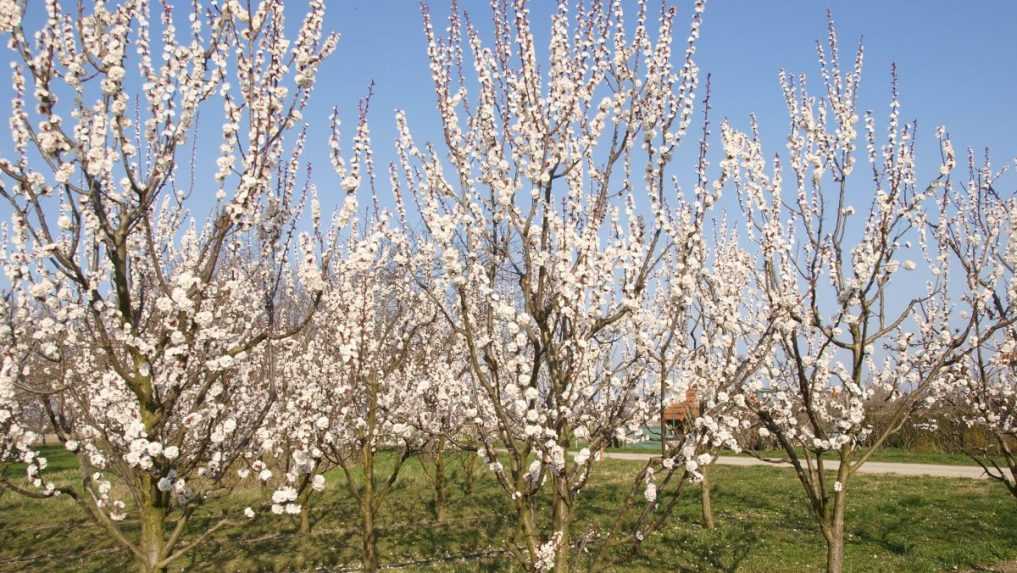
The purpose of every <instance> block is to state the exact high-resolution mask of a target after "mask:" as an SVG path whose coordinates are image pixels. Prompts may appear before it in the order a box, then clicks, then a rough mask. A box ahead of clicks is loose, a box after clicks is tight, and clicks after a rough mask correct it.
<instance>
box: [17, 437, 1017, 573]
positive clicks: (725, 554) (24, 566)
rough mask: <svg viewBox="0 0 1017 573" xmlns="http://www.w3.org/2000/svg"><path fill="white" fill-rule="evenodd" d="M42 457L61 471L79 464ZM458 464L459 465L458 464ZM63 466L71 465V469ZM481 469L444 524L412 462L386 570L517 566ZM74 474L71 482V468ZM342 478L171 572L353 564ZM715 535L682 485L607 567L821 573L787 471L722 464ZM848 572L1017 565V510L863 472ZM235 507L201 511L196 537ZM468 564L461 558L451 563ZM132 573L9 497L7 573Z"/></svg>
mask: <svg viewBox="0 0 1017 573" xmlns="http://www.w3.org/2000/svg"><path fill="white" fill-rule="evenodd" d="M47 455H48V457H49V460H50V464H51V466H52V467H57V466H56V464H58V463H61V464H64V463H65V462H69V463H70V464H71V465H73V458H71V457H70V456H66V454H62V453H61V452H59V451H49V452H47ZM451 465H452V467H453V468H456V467H458V464H455V463H453V464H451ZM60 467H64V468H67V467H69V466H67V465H63V466H60ZM636 467H637V466H635V465H634V464H633V463H632V462H623V461H617V460H607V461H605V462H602V463H601V464H599V465H598V466H597V474H596V476H595V479H594V480H592V481H591V483H590V485H589V486H588V487H587V488H586V489H585V490H584V491H583V493H582V496H581V502H580V505H579V509H578V520H579V523H578V525H577V528H576V532H577V533H580V532H582V531H585V530H586V529H587V528H588V527H590V526H591V525H600V526H606V525H609V524H611V523H613V522H614V521H615V520H616V519H617V514H618V511H617V508H618V505H619V500H620V499H621V497H622V496H623V495H624V493H625V492H624V490H623V484H625V483H627V482H628V481H629V480H630V479H631V476H632V473H633V471H634V470H635V468H636ZM486 472H487V470H486V468H483V467H481V468H479V469H478V474H477V476H478V480H477V484H476V490H475V491H474V493H473V494H472V495H469V496H467V495H465V494H464V493H463V492H462V489H461V487H460V484H461V481H460V479H459V478H460V476H458V475H457V476H455V477H454V478H453V480H452V487H451V494H452V495H451V499H450V507H449V515H448V519H447V520H446V521H445V522H444V523H437V522H435V521H434V520H433V519H432V518H431V517H430V513H429V505H428V504H429V500H430V486H429V482H428V481H427V479H426V478H425V477H424V476H423V474H422V473H421V471H420V469H419V465H418V464H417V463H416V462H415V461H411V462H410V463H409V464H408V465H407V467H406V471H405V473H404V474H403V476H402V478H401V479H400V481H399V482H398V484H397V489H396V491H395V492H394V494H393V496H392V497H391V498H390V500H389V501H390V503H389V504H388V505H387V506H385V507H384V508H383V513H382V516H381V519H380V523H381V526H382V528H383V531H382V537H381V542H380V543H381V553H382V558H383V561H384V562H388V563H402V564H405V566H404V568H403V570H406V571H440V572H452V571H490V572H495V571H499V572H500V571H520V568H519V567H515V568H513V566H512V562H511V560H510V559H509V558H508V557H507V556H506V555H503V554H499V553H491V552H496V551H498V550H499V549H501V547H502V546H503V543H504V540H505V539H506V538H507V537H508V536H509V535H510V534H511V532H512V529H513V524H512V521H511V510H510V508H509V506H508V504H507V503H506V498H505V497H504V496H503V495H502V494H501V493H500V491H499V490H498V489H497V487H496V485H495V484H494V482H493V481H492V480H491V479H490V477H489V475H488V474H487V473H486ZM64 475H65V477H70V476H71V475H72V474H68V473H65V474H64ZM340 479H341V477H340V475H339V474H336V473H333V474H330V475H329V487H328V489H327V490H326V492H325V494H323V495H322V496H321V498H320V499H318V500H317V502H316V503H315V505H314V507H313V508H312V509H311V511H312V516H313V518H314V519H315V520H317V523H316V524H315V527H314V532H313V534H312V536H311V537H310V539H301V538H300V536H298V535H296V534H295V530H296V522H295V521H294V520H293V519H290V518H282V517H275V516H269V515H266V516H262V517H261V518H259V519H257V520H255V521H254V522H253V523H252V524H250V525H249V526H248V527H244V528H237V529H231V530H226V531H224V532H223V535H220V536H218V537H216V538H215V541H214V542H212V543H209V544H207V545H204V546H202V547H201V548H200V549H199V550H196V551H195V552H193V553H192V554H190V556H189V557H187V558H185V559H184V560H183V561H181V562H178V563H177V564H176V567H175V569H176V570H187V571H215V572H217V573H226V572H231V571H294V570H312V569H313V568H314V567H318V566H322V567H325V568H326V570H330V569H333V568H339V567H341V566H343V565H354V564H356V562H357V554H358V543H359V541H358V538H357V536H356V523H357V514H356V512H355V506H354V504H353V503H352V502H351V501H350V500H349V499H348V498H347V497H346V496H345V494H344V491H345V490H344V489H342V487H341V484H340ZM711 479H712V481H713V484H714V490H713V491H714V494H713V500H714V508H715V512H716V518H717V523H718V527H717V529H715V530H705V529H703V528H702V527H701V525H700V519H699V506H698V504H699V491H700V490H699V488H698V487H695V488H692V489H690V490H687V494H686V497H685V498H684V499H683V500H682V502H681V503H680V504H679V507H678V510H677V512H676V514H675V515H674V516H673V517H672V519H671V520H670V521H669V522H668V524H667V525H666V526H665V527H664V528H663V530H662V531H660V532H658V533H657V534H655V535H653V536H651V537H650V538H648V539H647V541H646V542H645V543H644V547H643V551H642V552H641V553H640V554H639V555H636V556H634V557H626V558H624V559H623V556H620V555H619V556H614V558H615V561H614V562H609V563H608V564H606V565H605V566H604V567H602V568H601V569H600V570H607V571H626V572H627V571H636V572H647V573H648V572H650V571H654V572H656V571H736V570H737V571H747V572H754V571H755V572H764V571H765V572H768V573H769V572H780V571H817V570H820V569H821V568H822V565H823V563H824V553H823V543H822V539H821V537H820V535H819V534H818V533H817V532H816V530H815V527H814V525H813V521H812V520H811V518H810V516H809V515H808V513H807V511H806V507H805V505H804V503H803V494H802V491H801V488H800V486H799V484H798V482H797V481H796V480H795V478H794V476H793V475H792V474H791V472H790V471H789V470H784V469H780V468H773V467H747V468H734V467H722V466H719V467H714V468H713V469H712V470H711ZM848 492H849V496H850V502H849V510H848V516H847V523H848V525H847V534H848V544H847V550H846V552H847V564H848V570H849V571H919V572H924V571H929V572H931V571H944V570H952V569H955V568H956V569H960V570H970V569H973V568H976V567H978V566H982V565H989V564H994V563H1000V562H1003V561H1007V560H1011V559H1015V558H1017V511H1015V506H1014V500H1013V498H1012V497H1010V496H1009V495H1008V494H1007V493H1006V492H1005V491H1004V490H1003V488H1002V487H1000V486H998V485H997V484H994V483H991V482H988V481H973V480H956V479H946V478H907V479H902V478H898V477H891V476H871V475H860V476H857V477H855V478H853V479H852V481H851V482H850V484H849V489H848ZM257 496H258V492H257V491H252V490H246V491H243V492H239V493H236V494H234V498H233V499H231V500H229V502H230V503H229V505H228V507H229V508H231V509H232V510H233V511H239V509H240V508H242V507H244V506H245V505H248V504H250V503H251V502H252V501H254V500H255V499H256V498H257ZM224 507H226V506H225V505H224V504H223V503H222V502H219V503H215V504H210V506H209V507H207V508H203V509H202V510H201V512H200V514H199V516H198V519H197V521H196V522H195V523H194V524H193V526H192V527H191V534H192V535H193V534H195V533H197V532H199V531H200V530H201V527H202V526H203V525H205V524H207V523H209V522H211V521H212V520H213V519H214V518H215V517H216V515H217V514H218V513H219V512H221V511H222V510H223V509H224ZM455 556H467V558H466V559H463V560H461V561H448V560H447V559H448V558H449V557H455ZM131 567H132V565H131V563H130V560H129V556H128V555H127V554H126V552H124V551H122V550H120V549H119V548H117V547H116V546H114V545H113V544H112V543H111V542H109V541H108V540H106V539H105V538H104V537H103V535H101V532H100V531H99V530H98V529H97V528H96V527H94V526H92V525H91V524H90V523H89V522H87V521H86V520H85V518H84V516H83V515H82V514H81V513H80V511H79V510H78V509H77V508H76V507H75V506H74V504H73V503H72V502H70V500H66V499H55V500H41V501H40V500H31V499H26V498H21V497H18V496H15V495H13V494H10V493H7V494H4V495H3V496H2V497H0V571H4V572H6V571H10V572H14V571H26V570H31V571H53V572H56V571H60V572H63V571H89V572H100V571H120V570H125V569H130V568H131Z"/></svg>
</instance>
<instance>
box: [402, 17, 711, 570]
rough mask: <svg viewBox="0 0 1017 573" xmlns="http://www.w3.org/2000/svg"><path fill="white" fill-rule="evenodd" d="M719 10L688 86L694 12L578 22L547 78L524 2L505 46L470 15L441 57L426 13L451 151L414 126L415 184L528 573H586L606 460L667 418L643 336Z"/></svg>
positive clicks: (565, 33)
mask: <svg viewBox="0 0 1017 573" xmlns="http://www.w3.org/2000/svg"><path fill="white" fill-rule="evenodd" d="M702 9H703V4H702V3H701V2H700V3H696V4H695V7H694V11H693V13H692V16H691V31H690V33H689V36H688V43H687V45H686V46H685V48H684V54H683V56H682V59H681V60H680V61H679V63H678V66H677V67H675V65H674V64H673V60H672V36H673V33H674V19H675V13H676V12H675V10H674V9H671V8H668V9H664V10H663V11H662V12H661V13H660V16H659V19H658V20H657V22H655V23H652V24H651V23H649V22H648V21H647V20H648V14H647V8H646V4H645V2H640V3H639V4H638V6H637V12H638V16H637V18H636V23H635V26H634V30H632V31H631V32H630V31H629V30H628V29H627V28H626V25H625V22H624V17H623V3H622V2H619V1H615V2H612V3H610V5H605V4H604V3H601V2H591V3H589V4H581V5H580V6H579V7H578V8H577V9H576V10H575V12H574V13H573V12H572V11H571V10H570V8H569V5H568V3H565V2H562V3H560V4H559V5H558V8H557V10H556V12H555V14H554V15H553V17H552V22H551V31H550V42H549V45H548V46H547V59H546V61H547V67H546V68H544V69H542V67H541V66H540V65H539V64H538V49H537V46H536V41H535V39H534V34H533V32H532V31H531V22H530V17H529V11H528V10H527V7H526V3H525V2H523V1H522V0H519V1H516V2H514V3H512V4H511V6H508V5H507V3H501V2H494V3H492V10H493V30H494V31H493V35H494V42H493V45H488V44H485V42H484V40H483V39H482V37H481V34H480V32H479V31H478V30H477V29H476V28H475V27H474V26H473V25H472V23H471V22H470V21H469V20H468V19H465V20H464V19H463V18H462V17H460V15H459V14H458V13H457V12H456V10H455V9H453V10H452V13H451V15H450V18H449V25H448V28H447V30H448V36H447V37H444V38H439V37H437V36H436V35H435V32H434V30H433V27H432V22H431V17H430V12H429V11H428V10H427V8H426V7H425V9H424V19H425V29H426V36H427V40H428V56H429V58H430V62H431V74H432V78H433V80H434V84H435V90H436V94H437V98H438V102H437V107H438V111H439V113H440V116H441V120H442V127H443V130H442V134H443V138H444V143H445V150H444V153H440V152H439V151H438V150H436V149H435V148H433V147H431V146H426V147H424V148H421V147H418V146H417V145H416V144H415V142H414V139H413V137H412V135H411V134H410V130H409V128H408V123H407V118H406V117H405V115H404V114H400V115H399V116H398V117H397V124H398V129H399V132H400V137H399V140H398V142H397V152H398V155H399V167H398V170H399V172H400V179H401V181H402V182H403V183H404V184H405V185H406V186H407V187H408V188H409V194H410V196H412V197H413V198H414V200H415V201H416V204H417V205H418V206H419V212H420V217H421V218H422V220H423V225H424V227H425V233H424V237H423V239H425V240H426V242H424V243H423V244H422V246H421V249H422V250H423V251H424V252H426V253H429V254H431V255H432V256H433V258H434V263H433V269H432V272H431V273H430V274H429V275H428V276H426V277H421V278H420V283H421V285H422V287H423V289H424V291H425V292H427V293H428V294H429V296H430V298H431V300H432V302H433V304H434V305H435V307H436V308H438V309H439V312H440V313H441V315H442V316H443V317H444V319H445V320H446V321H447V322H448V323H449V324H450V325H451V327H452V328H453V329H454V331H455V332H456V334H457V337H458V341H459V342H458V343H459V344H460V345H461V346H462V347H463V348H465V351H464V354H465V357H466V361H467V366H468V375H469V377H470V379H471V383H472V384H473V385H474V387H475V388H476V394H477V397H478V400H477V423H476V424H474V425H473V426H472V427H473V428H474V429H475V430H476V431H477V433H478V435H477V436H476V439H477V440H478V442H479V443H480V444H481V446H480V453H481V455H482V456H483V457H484V459H485V460H486V462H487V464H488V465H489V467H490V469H491V470H492V472H493V474H494V477H495V479H496V480H497V482H498V484H499V485H500V487H501V490H502V491H503V493H504V495H506V496H507V497H508V499H509V500H510V502H511V507H512V508H513V509H514V514H515V515H514V517H515V519H516V522H517V524H518V537H517V538H516V539H515V540H514V542H513V543H511V544H510V548H511V550H512V551H513V552H514V553H515V554H516V555H517V557H518V558H519V559H520V560H521V561H522V562H523V563H525V564H526V566H527V568H528V569H532V570H552V569H553V570H555V571H567V570H569V569H570V567H572V566H573V555H574V553H575V552H576V551H577V548H582V547H583V546H584V545H586V544H588V543H590V542H592V541H594V537H593V536H592V535H587V536H579V537H574V535H573V534H574V529H575V526H574V520H575V515H576V511H577V507H578V506H579V505H580V504H581V503H582V496H581V492H582V490H583V488H584V487H585V485H586V483H587V480H588V478H589V476H590V473H591V470H592V466H593V464H594V462H595V461H596V460H597V459H598V457H599V456H598V455H596V453H597V452H599V451H600V450H601V449H603V448H604V447H606V446H607V445H609V444H611V443H612V442H615V441H617V440H624V439H626V438H627V437H629V436H632V435H635V434H637V433H640V432H641V430H642V426H643V425H644V424H645V422H646V421H647V420H649V419H652V418H654V417H655V416H656V407H657V403H658V401H657V399H656V397H655V396H656V394H655V392H656V388H657V387H656V385H655V384H650V385H648V384H646V381H647V378H646V376H645V371H646V366H645V359H646V358H647V357H646V356H645V348H644V345H642V344H640V343H639V342H638V340H637V338H638V337H637V334H638V333H639V332H641V331H642V330H643V329H644V327H645V324H644V323H643V322H644V319H645V314H644V313H642V312H640V309H641V308H642V306H643V304H644V302H645V300H646V298H647V296H648V294H649V293H650V292H651V291H652V285H651V284H650V283H651V281H652V280H654V277H656V276H657V273H656V270H657V269H658V267H659V266H660V265H661V261H662V259H663V257H664V256H665V254H666V253H667V252H668V251H669V250H671V249H672V245H673V243H675V242H676V241H678V240H679V238H677V237H672V236H670V234H669V233H670V232H671V231H672V229H671V228H670V227H669V221H668V217H669V215H670V214H669V213H668V212H667V210H668V202H669V200H670V199H669V197H670V194H671V191H670V185H669V182H668V180H667V177H668V176H667V175H666V170H667V168H668V166H669V165H670V163H671V161H672V159H673V157H674V153H675V149H676V146H677V145H678V144H679V142H680V141H681V140H682V139H683V137H684V136H685V135H686V132H687V130H688V127H689V124H690V123H691V119H692V107H693V104H694V101H695V89H696V87H697V83H698V69H697V66H696V64H695V62H694V61H693V54H694V52H695V43H696V41H697V38H698V36H699V30H700V26H701V14H702ZM651 28H656V35H655V37H654V35H653V34H652V33H651ZM464 44H465V45H464ZM466 51H469V52H470V53H471V54H472V61H466V58H465V57H464V52H466ZM466 69H469V70H470V71H471V74H470V76H469V78H468V79H467V78H466V72H465V71H464V70H466ZM689 228H692V225H689ZM573 449H578V450H579V451H578V452H575V453H574V452H573V451H572V450H573ZM543 495H548V496H549V497H550V504H549V506H544V505H543V504H542V503H540V501H539V500H540V498H541V497H542V496H543ZM545 507H546V509H545ZM545 512H546V513H545ZM579 554H580V555H581V553H579Z"/></svg>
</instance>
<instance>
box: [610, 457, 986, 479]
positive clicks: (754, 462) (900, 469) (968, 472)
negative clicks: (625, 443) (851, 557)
mask: <svg viewBox="0 0 1017 573" xmlns="http://www.w3.org/2000/svg"><path fill="white" fill-rule="evenodd" d="M604 455H605V456H607V457H608V458H610V459H615V460H632V461H646V460H649V459H650V458H652V457H655V456H654V455H653V454H637V453H629V452H607V453H606V454H604ZM716 463H718V464H721V465H725V466H777V467H791V464H786V463H769V462H764V461H761V460H758V459H756V458H750V457H737V456H720V457H719V458H718V459H717V462H716ZM825 465H826V467H827V469H830V470H836V469H837V467H838V466H839V465H840V464H839V463H838V462H835V461H832V460H830V461H826V462H825ZM858 473H860V474H896V475H903V476H935V477H949V478H964V479H987V477H988V476H986V475H985V471H984V470H982V468H980V467H978V466H946V465H939V464H907V463H897V462H866V463H865V465H863V466H862V467H861V468H859V469H858Z"/></svg>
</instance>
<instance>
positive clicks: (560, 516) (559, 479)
mask: <svg viewBox="0 0 1017 573" xmlns="http://www.w3.org/2000/svg"><path fill="white" fill-rule="evenodd" d="M554 487H555V492H554V508H553V510H554V514H553V516H552V523H553V525H554V533H553V534H554V535H556V536H558V538H557V540H556V541H557V547H556V548H555V556H554V571H555V573H567V572H568V571H570V568H571V566H572V564H571V557H572V540H571V538H570V535H569V530H570V529H571V527H570V526H571V525H572V513H571V509H572V508H571V504H570V502H571V500H570V499H569V485H568V481H567V480H566V479H565V476H555V480H554Z"/></svg>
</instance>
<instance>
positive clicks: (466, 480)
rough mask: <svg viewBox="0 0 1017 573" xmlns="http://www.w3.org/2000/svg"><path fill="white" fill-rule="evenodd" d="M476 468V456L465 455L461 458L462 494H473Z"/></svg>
mask: <svg viewBox="0 0 1017 573" xmlns="http://www.w3.org/2000/svg"><path fill="white" fill-rule="evenodd" d="M476 469H477V456H476V455H468V454H467V455H466V457H465V459H464V460H463V494H465V495H472V494H473V478H474V474H475V473H476Z"/></svg>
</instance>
